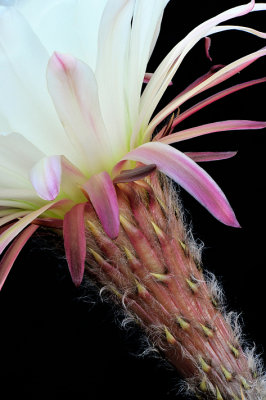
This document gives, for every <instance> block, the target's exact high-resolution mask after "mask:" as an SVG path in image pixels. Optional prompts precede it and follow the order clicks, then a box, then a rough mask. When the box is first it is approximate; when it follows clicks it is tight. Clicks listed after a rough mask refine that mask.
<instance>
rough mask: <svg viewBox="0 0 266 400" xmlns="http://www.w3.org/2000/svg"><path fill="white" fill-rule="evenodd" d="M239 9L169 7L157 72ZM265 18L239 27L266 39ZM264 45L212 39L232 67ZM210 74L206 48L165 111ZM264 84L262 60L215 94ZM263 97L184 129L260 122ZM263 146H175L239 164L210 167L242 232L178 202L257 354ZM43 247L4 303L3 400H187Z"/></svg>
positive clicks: (251, 136)
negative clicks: (191, 38)
mask: <svg viewBox="0 0 266 400" xmlns="http://www.w3.org/2000/svg"><path fill="white" fill-rule="evenodd" d="M146 1H149V0H146ZM150 3H151V12H152V1H150ZM239 4H240V2H238V1H220V2H213V1H206V0H205V1H200V2H198V1H194V2H183V1H182V2H181V1H179V0H172V1H171V2H170V4H169V5H168V6H167V8H166V11H165V16H164V19H163V25H162V32H161V35H160V38H159V40H158V42H157V47H156V50H155V52H154V55H153V57H152V59H151V63H150V66H149V71H150V72H152V71H153V70H154V69H155V67H156V65H158V63H159V61H161V60H162V57H163V56H165V55H166V54H167V52H168V51H169V50H170V49H171V48H172V47H173V46H174V45H175V44H176V43H177V42H178V41H179V40H181V39H182V38H183V37H184V35H185V34H187V33H188V32H189V31H190V30H191V29H192V28H194V27H195V26H196V25H197V24H199V23H201V22H203V21H204V20H206V19H207V18H209V17H212V16H214V15H215V14H217V13H218V12H221V11H223V10H225V9H226V8H229V7H232V6H235V5H239ZM265 18H266V13H253V14H252V15H249V16H247V17H243V18H239V19H237V20H236V23H237V24H241V23H242V24H243V25H244V24H247V25H249V26H252V27H255V28H257V29H260V30H265V25H266V24H265V20H266V19H265ZM263 45H264V43H263V40H262V39H258V38H256V37H251V36H250V35H248V34H246V33H239V32H233V33H232V32H229V33H222V34H217V35H214V36H213V39H212V47H211V55H212V57H213V64H227V63H229V62H231V61H233V60H234V59H236V58H238V57H241V56H244V55H245V54H248V53H249V52H251V51H255V50H257V49H259V48H261V47H263ZM211 65H212V64H211V63H210V61H209V60H208V59H207V58H206V56H205V53H204V42H203V41H201V42H200V43H199V44H198V45H197V46H196V47H195V49H194V50H193V51H192V52H191V54H190V55H189V56H188V57H187V58H186V59H185V61H184V62H183V64H182V66H181V67H180V69H179V71H178V72H177V74H176V76H175V78H174V85H173V86H172V87H170V88H169V89H168V94H167V95H166V96H165V98H164V100H163V102H162V105H163V104H166V103H167V101H169V100H170V99H171V98H173V97H174V96H175V95H176V94H177V93H178V92H179V91H181V90H182V89H184V88H185V87H186V85H188V84H189V83H191V82H192V81H193V80H194V79H196V78H197V77H198V76H200V75H202V74H204V73H205V72H207V70H208V69H209V68H210V66H211ZM264 74H265V61H264V60H259V61H257V62H256V63H254V64H253V65H252V66H250V67H248V68H247V70H245V71H243V72H241V73H240V74H237V76H236V77H234V78H232V79H230V81H228V82H227V83H226V84H222V85H220V87H219V89H217V90H220V88H221V89H222V88H224V87H228V86H230V85H233V84H235V83H238V82H243V81H245V80H249V79H255V78H259V77H262V76H264ZM265 90H266V87H265V84H262V85H260V86H256V87H253V88H248V89H245V90H243V91H241V92H240V93H236V94H233V95H231V96H229V97H227V98H225V99H222V100H220V101H218V102H217V103H214V104H212V105H211V106H209V107H207V108H206V109H204V110H201V111H200V112H198V113H197V114H196V115H194V116H192V117H190V118H189V119H188V120H186V121H184V122H183V123H182V126H181V125H180V129H181V128H182V129H185V128H188V127H191V126H196V125H199V124H203V123H208V122H215V121H219V120H225V119H257V120H263V119H265ZM213 92H214V91H211V92H210V93H213ZM208 95H209V93H208ZM206 96H207V95H206ZM203 97H204V96H202V97H199V98H203ZM196 100H197V101H198V99H196ZM196 100H195V102H196ZM191 104H192V102H191V103H188V105H187V106H190V105H191ZM265 135H266V131H265V130H264V131H243V132H226V133H217V134H212V135H207V136H205V137H202V138H199V139H194V140H191V141H188V142H184V143H182V145H180V146H179V147H178V148H179V149H181V150H184V151H197V150H198V151H206V150H207V151H226V150H238V154H237V156H236V157H234V158H232V159H230V160H224V161H218V162H213V163H205V164H204V165H203V166H204V168H205V169H206V170H207V171H208V173H209V174H210V175H211V176H212V177H213V178H214V179H215V180H216V182H217V183H218V184H219V185H220V186H221V187H222V189H223V191H224V192H225V194H226V195H227V197H228V199H229V201H230V203H231V205H232V207H233V208H234V210H235V212H236V215H237V218H238V220H239V222H240V224H241V226H242V228H241V229H234V228H230V227H227V226H224V225H222V224H221V223H219V222H218V221H216V220H215V219H214V218H213V217H212V216H211V215H210V214H209V213H208V212H207V211H206V210H205V209H203V208H202V207H201V206H200V205H199V204H198V203H197V202H196V201H195V200H194V199H192V198H191V197H190V196H189V195H188V194H187V193H185V192H184V191H183V190H181V196H182V199H183V203H184V207H185V209H186V210H187V215H188V220H190V219H192V221H193V232H194V235H195V237H196V238H197V239H200V240H202V241H203V242H204V243H205V249H204V251H203V260H204V265H205V267H207V268H208V269H209V270H211V271H213V272H214V273H215V274H216V275H217V277H218V279H219V280H220V282H221V283H222V285H223V288H224V290H225V293H226V295H227V299H228V304H229V309H232V310H235V311H237V312H239V313H241V318H242V320H243V324H244V332H245V334H246V338H247V340H249V342H250V343H252V342H253V341H255V342H256V343H257V345H258V352H259V353H260V352H263V347H264V348H265V344H266V343H265V342H266V340H265V332H266V331H265V325H264V324H263V322H264V319H265V278H264V270H265V256H264V251H265V232H264V231H265V213H264V209H265V208H264V204H265V198H264V192H265V177H264V174H265V172H264V171H265V168H264V162H265V144H266V136H265ZM38 240H39V239H38ZM38 240H37V242H36V240H34V241H31V242H30V243H29V244H28V245H27V246H26V248H25V249H24V250H23V252H22V254H21V256H20V257H19V259H18V260H17V262H16V264H15V266H14V268H13V269H12V272H11V273H10V276H9V277H8V279H7V281H6V283H5V286H4V288H3V290H2V293H1V302H0V311H1V320H0V321H1V322H0V323H1V328H0V338H1V357H0V373H1V375H0V376H1V381H2V382H1V389H0V390H1V392H0V393H1V394H0V395H1V398H2V399H3V400H13V399H17V398H22V397H25V398H27V399H34V400H35V399H57V400H63V399H68V398H71V399H74V400H83V399H94V398H97V399H104V398H111V397H113V398H115V399H116V400H120V399H124V398H138V399H154V400H157V399H158V400H159V399H160V400H164V399H165V400H167V399H168V400H171V399H177V398H180V399H181V398H182V396H181V395H180V394H179V395H177V384H178V378H177V375H176V373H175V371H173V370H171V368H166V366H165V365H164V363H162V362H161V361H158V360H157V359H154V358H152V357H144V358H141V357H138V356H137V355H138V354H139V353H141V351H143V350H145V346H144V344H143V343H144V341H143V339H141V336H140V334H139V332H138V330H137V329H136V328H133V329H132V328H131V329H129V330H127V331H125V330H123V329H121V328H120V326H119V324H117V322H115V320H114V317H113V309H112V308H111V307H110V306H109V305H108V304H105V303H102V302H101V301H99V300H98V298H97V296H95V297H92V299H93V301H94V303H93V302H92V301H91V300H90V299H89V298H88V297H86V295H85V292H84V291H82V290H76V289H75V288H74V287H73V285H72V283H71V281H70V279H69V276H68V273H67V270H66V267H65V264H64V261H63V260H61V261H58V259H57V257H56V255H55V251H48V250H47V249H45V245H43V244H42V248H41V249H40V248H39V244H38ZM39 243H43V242H39ZM49 246H50V245H49ZM59 264H60V265H61V266H60V267H59ZM117 319H119V318H116V320H117ZM263 325H264V326H263ZM18 396H19V397H18Z"/></svg>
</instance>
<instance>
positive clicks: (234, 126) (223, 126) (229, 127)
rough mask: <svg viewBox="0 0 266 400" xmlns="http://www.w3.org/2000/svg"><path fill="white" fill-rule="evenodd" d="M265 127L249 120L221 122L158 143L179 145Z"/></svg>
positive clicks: (201, 126) (197, 127)
mask: <svg viewBox="0 0 266 400" xmlns="http://www.w3.org/2000/svg"><path fill="white" fill-rule="evenodd" d="M265 127H266V122H265V121H249V120H228V121H219V122H212V123H210V124H205V125H199V126H195V127H193V128H190V129H185V130H183V131H179V132H175V133H172V134H171V135H169V136H165V137H163V138H162V139H159V140H158V141H159V142H161V143H165V144H170V143H177V142H180V141H182V140H188V139H192V138H195V137H198V136H202V135H207V134H209V133H215V132H225V131H236V130H246V129H263V128H265Z"/></svg>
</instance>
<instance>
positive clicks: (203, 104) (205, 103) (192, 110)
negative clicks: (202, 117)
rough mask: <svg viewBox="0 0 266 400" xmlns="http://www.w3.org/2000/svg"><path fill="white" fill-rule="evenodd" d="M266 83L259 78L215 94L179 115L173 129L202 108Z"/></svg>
mask: <svg viewBox="0 0 266 400" xmlns="http://www.w3.org/2000/svg"><path fill="white" fill-rule="evenodd" d="M263 82H266V78H259V79H254V80H252V81H248V82H243V83H239V84H237V85H234V86H231V87H230V88H228V89H225V90H222V91H220V92H218V93H215V94H214V95H212V96H210V97H208V98H207V99H204V100H202V101H200V102H199V103H197V104H195V105H194V106H192V107H190V108H189V109H188V110H186V111H184V112H183V113H181V114H179V115H178V116H177V117H176V118H175V119H174V120H173V123H172V127H173V128H174V127H175V126H176V125H178V124H180V122H182V121H184V119H186V118H188V117H190V116H191V115H192V114H194V113H195V112H197V111H199V110H201V109H202V108H204V107H206V106H208V105H209V104H211V103H214V102H215V101H217V100H219V99H222V98H223V97H225V96H228V95H229V94H231V93H235V92H238V91H239V90H242V89H245V88H247V87H249V86H253V85H257V84H258V83H263Z"/></svg>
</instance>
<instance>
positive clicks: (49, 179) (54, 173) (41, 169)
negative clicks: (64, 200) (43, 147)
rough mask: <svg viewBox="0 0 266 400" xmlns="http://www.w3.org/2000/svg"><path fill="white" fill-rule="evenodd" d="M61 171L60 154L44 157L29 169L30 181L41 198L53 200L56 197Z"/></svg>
mask: <svg viewBox="0 0 266 400" xmlns="http://www.w3.org/2000/svg"><path fill="white" fill-rule="evenodd" d="M61 173H62V168H61V156H51V157H44V158H42V159H41V160H40V161H39V162H38V163H37V164H35V165H34V167H33V168H32V169H31V172H30V180H31V183H32V185H33V187H34V189H35V190H36V192H37V193H38V195H39V196H40V197H41V198H42V199H44V200H54V199H55V198H56V197H57V195H58V193H59V191H60V183H61Z"/></svg>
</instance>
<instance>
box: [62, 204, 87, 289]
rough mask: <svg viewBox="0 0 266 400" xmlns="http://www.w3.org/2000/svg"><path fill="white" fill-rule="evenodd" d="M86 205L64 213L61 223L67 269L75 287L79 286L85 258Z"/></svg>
mask: <svg viewBox="0 0 266 400" xmlns="http://www.w3.org/2000/svg"><path fill="white" fill-rule="evenodd" d="M85 206H86V203H80V204H76V205H75V206H74V207H73V208H71V210H70V211H69V212H68V213H66V215H65V218H64V222H63V234H64V246H65V251H66V258H67V263H68V268H69V271H70V274H71V278H72V281H73V282H74V284H75V285H76V286H79V285H80V284H81V281H82V279H83V275H84V268H85V257H86V238H85V222H84V218H85V216H84V213H85Z"/></svg>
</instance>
